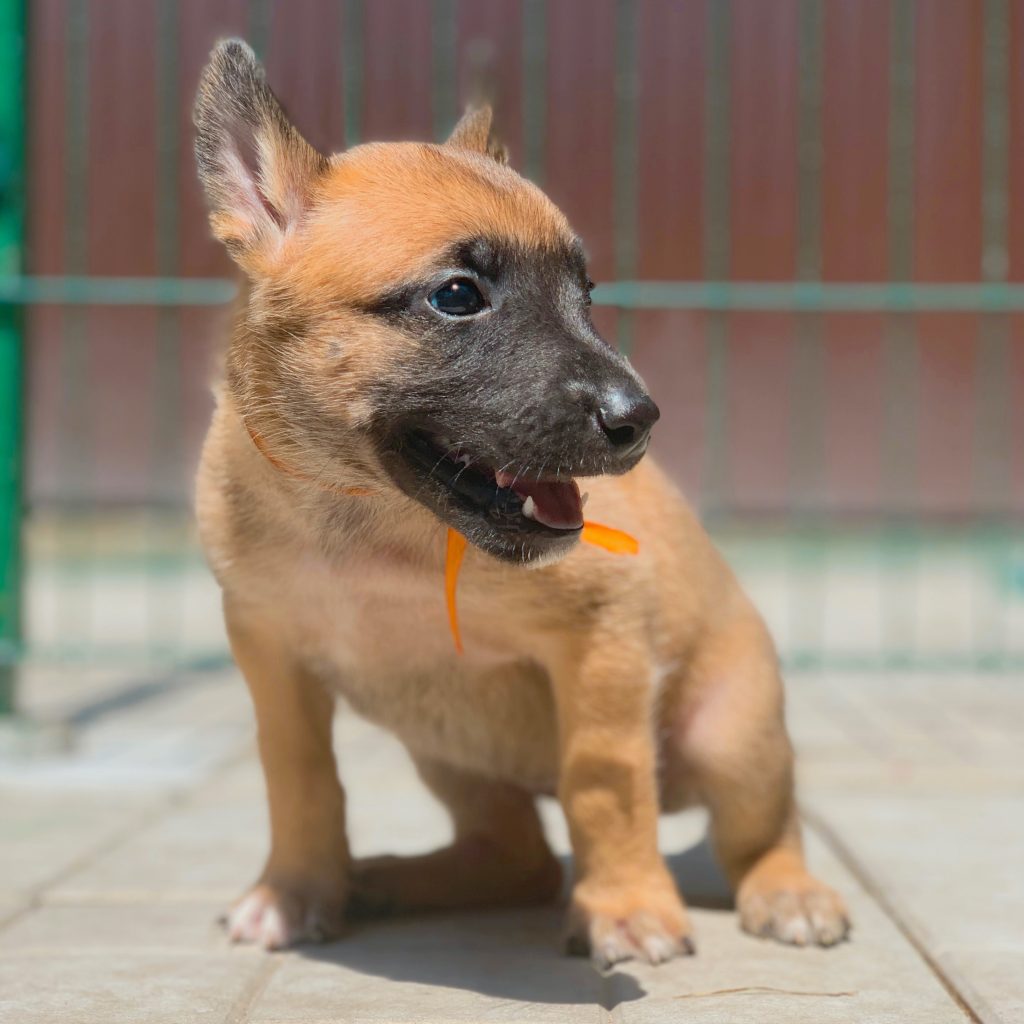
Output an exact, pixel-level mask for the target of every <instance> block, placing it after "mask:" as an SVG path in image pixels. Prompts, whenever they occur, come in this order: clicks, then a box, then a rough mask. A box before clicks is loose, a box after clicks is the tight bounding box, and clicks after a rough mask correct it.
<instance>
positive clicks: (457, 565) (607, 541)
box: [243, 420, 640, 654]
mask: <svg viewBox="0 0 1024 1024" xmlns="http://www.w3.org/2000/svg"><path fill="white" fill-rule="evenodd" d="M244 422H245V421H244V420H243V423H244ZM245 429H246V431H247V432H248V434H249V438H250V439H251V441H252V443H253V445H254V446H255V448H256V450H257V451H258V452H259V453H260V455H262V456H263V458H265V459H266V460H267V462H269V463H270V465H272V466H273V467H274V469H276V470H278V471H279V472H281V473H284V474H285V475H286V476H291V477H294V478H295V479H296V480H302V481H304V482H305V483H309V484H315V485H316V486H317V487H319V488H320V489H321V490H324V491H330V492H331V493H332V494H345V495H348V496H350V497H359V498H369V497H372V496H373V495H374V494H376V493H377V492H376V491H374V490H373V488H371V487H347V486H344V485H343V484H332V483H330V482H328V481H321V480H316V479H314V478H313V477H310V476H307V475H306V474H305V473H302V472H301V471H299V470H297V469H296V468H295V467H294V466H290V465H288V463H287V462H282V461H281V460H280V459H279V458H277V456H276V455H274V454H273V453H272V452H271V451H270V449H269V448H268V447H267V443H266V441H265V440H264V439H263V438H262V437H261V436H260V435H259V434H257V433H256V431H255V430H253V429H252V428H251V427H250V426H249V424H248V423H246V424H245ZM580 540H582V541H583V542H584V543H586V544H593V545H594V546H595V547H599V548H603V549H604V550H605V551H610V552H611V553H612V554H613V555H635V554H637V552H638V551H639V550H640V544H639V542H638V541H637V539H636V538H635V537H633V536H631V535H630V534H628V533H626V532H624V531H623V530H616V529H615V528H614V527H612V526H604V525H602V524H601V523H594V522H590V521H589V520H584V522H583V531H582V532H581V534H580ZM467 545H468V542H467V540H466V538H465V537H463V536H462V534H461V533H459V531H458V530H453V529H452V528H451V527H450V526H449V527H448V545H447V549H446V551H445V558H444V598H445V604H446V605H447V606H448V625H449V627H450V628H451V631H452V640H453V641H454V643H455V650H456V652H457V653H458V654H462V636H461V634H460V633H459V614H458V609H457V607H456V603H455V592H456V590H457V589H458V585H459V571H460V570H461V568H462V558H463V556H464V555H465V553H466V547H467Z"/></svg>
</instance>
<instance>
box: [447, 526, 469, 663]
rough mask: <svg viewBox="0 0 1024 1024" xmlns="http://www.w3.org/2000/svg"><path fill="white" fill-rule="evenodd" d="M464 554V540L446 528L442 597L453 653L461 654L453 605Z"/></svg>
mask: <svg viewBox="0 0 1024 1024" xmlns="http://www.w3.org/2000/svg"><path fill="white" fill-rule="evenodd" d="M465 553H466V538H465V537H463V536H462V534H461V533H459V532H458V530H453V529H452V528H451V527H448V550H447V551H446V553H445V558H444V596H445V602H446V603H447V605H448V626H449V628H450V629H451V631H452V640H453V641H454V642H455V653H456V654H462V653H463V651H462V636H461V634H460V633H459V613H458V609H457V608H456V605H455V591H456V588H457V587H458V585H459V570H460V569H461V568H462V556H463V555H464V554H465Z"/></svg>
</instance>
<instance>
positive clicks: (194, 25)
mask: <svg viewBox="0 0 1024 1024" xmlns="http://www.w3.org/2000/svg"><path fill="white" fill-rule="evenodd" d="M225 34H238V35H242V36H245V37H246V38H248V39H249V40H250V41H251V42H252V43H253V44H254V45H255V46H256V47H257V49H258V50H260V51H261V52H262V53H263V55H264V57H265V60H266V64H267V67H268V72H269V75H270V78H271V80H272V82H273V84H274V86H275V88H276V90H277V91H278V92H279V94H280V95H281V97H282V99H283V100H284V102H285V104H286V106H287V107H288V108H289V110H290V111H291V112H292V114H293V116H294V118H295V119H296V121H297V122H298V124H299V125H300V126H301V127H302V129H303V130H304V132H305V133H306V135H307V136H308V137H309V139H310V140H311V141H312V142H314V143H315V144H316V145H318V146H320V147H323V148H325V149H337V148H340V147H342V146H345V145H349V144H352V143H356V142H358V141H360V140H363V139H387V138H420V139H432V138H437V137H439V136H442V135H443V134H444V133H445V131H447V129H448V128H449V127H450V125H451V124H452V123H453V121H454V119H455V117H456V114H457V112H458V110H459V108H460V106H461V103H462V100H463V97H464V96H465V95H466V93H467V90H468V89H469V87H470V82H471V81H473V80H474V76H478V75H479V74H481V73H485V74H487V75H489V76H490V77H491V78H492V79H493V80H494V83H495V87H496V90H497V95H498V97H499V102H498V107H499V120H500V127H501V130H502V132H503V134H504V137H505V138H506V139H507V141H508V143H509V145H510V148H511V152H512V157H513V161H514V163H515V164H516V165H517V166H518V167H520V168H522V169H524V170H525V171H526V172H527V173H529V174H530V175H531V176H532V177H534V178H535V179H537V180H538V181H540V182H541V183H542V184H543V186H544V187H545V188H546V189H547V190H548V191H549V192H550V193H551V194H552V196H553V197H554V198H555V200H556V201H558V202H559V203H560V204H561V205H562V206H563V207H564V208H565V210H566V211H567V213H568V215H569V217H570V219H571V220H572V221H573V223H574V224H575V226H576V227H577V228H578V230H579V231H580V232H581V234H582V236H583V238H584V240H585V242H586V244H587V246H588V249H589V252H590V256H591V260H592V266H593V276H594V277H595V279H596V280H598V281H612V280H615V279H619V280H640V281H666V282H673V281H682V282H711V283H722V284H723V286H724V287H725V288H726V290H725V291H724V292H723V293H722V294H724V295H726V297H727V298H726V301H725V304H726V305H728V304H729V303H730V302H732V301H733V300H735V302H736V303H737V304H738V305H739V306H745V307H749V306H751V303H749V302H747V303H744V301H743V299H742V297H743V295H744V294H745V292H744V288H746V286H747V285H748V284H749V283H759V282H760V283H764V282H819V281H820V282H825V283H826V284H828V283H836V282H877V283H883V284H884V283H891V282H910V283H916V284H926V283H932V284H946V283H950V284H952V283H970V282H979V283H986V284H992V285H995V286H1003V285H1006V284H1013V283H1020V282H1024V200H1022V191H1024V187H1022V186H1024V0H986V2H981V0H916V2H912V0H821V2H816V0H803V2H801V0H636V2H626V0H549V2H546V3H545V2H543V0H472V2H470V0H433V2H430V0H362V2H359V0H346V2H337V0H289V2H283V0H281V2H275V3H271V2H269V0H249V2H246V0H179V2H177V3H173V2H171V0H163V2H157V0H32V3H31V5H30V55H29V60H30V81H29V91H30V109H29V120H30V140H29V142H30V150H29V152H30V177H29V181H30V209H29V223H30V239H29V268H30V270H31V272H32V273H34V274H53V275H76V276H77V275H90V276H93V275H95V276H103V277H106V276H145V277H150V276H160V277H177V276H184V277H189V278H193V277H194V278H210V277H221V276H226V275H230V273H231V271H230V268H229V266H228V263H227V261H226V259H225V258H224V256H223V255H222V254H221V252H220V251H219V250H218V249H217V248H216V247H215V246H214V245H213V244H212V243H211V242H210V241H209V239H208V236H207V228H206V222H205V217H204V214H203V211H202V207H201V203H200V197H199V194H198V189H197V186H196V183H195V176H194V172H193V166H192V157H191V138H190V121H189V108H190V104H191V97H192V92H193V89H194V86H195V82H196V78H197V75H198V73H199V69H200V67H201V66H202V64H203V62H204V59H205V56H206V54H207V52H208V51H209V49H210V47H211V45H212V44H213V42H214V41H215V40H216V39H217V38H218V37H220V36H223V35H225ZM1011 183H1021V184H1020V185H1018V187H1016V188H1014V187H1011ZM730 284H731V288H732V290H729V287H728V286H730ZM911 294H914V293H911ZM940 294H941V292H940ZM1000 294H1002V293H1000ZM730 297H731V298H730ZM999 301H1000V300H998V299H993V300H991V301H990V302H989V305H990V306H991V305H993V304H995V305H998V303H999ZM811 304H812V305H813V303H811ZM985 304H986V303H985V301H982V300H978V301H974V302H965V308H963V309H959V310H954V311H950V310H945V311H929V312H918V313H912V314H911V313H901V314H892V313H886V312H885V311H884V310H882V309H880V308H876V307H877V305H878V303H873V302H872V301H863V300H858V301H856V302H855V301H853V300H851V303H850V304H849V305H848V306H845V307H844V308H843V309H842V310H841V311H834V310H833V311H828V310H817V311H807V310H806V309H801V308H800V307H801V303H800V301H794V302H793V303H792V306H793V308H773V309H763V308H738V309H735V310H733V311H723V310H722V309H721V308H708V307H709V306H715V303H707V302H696V303H695V304H694V306H695V307H699V308H665V309H647V308H645V309H630V308H618V307H614V306H609V307H605V308H602V309H600V310H599V311H598V315H599V320H600V325H601V327H602V328H603V330H604V331H605V332H607V333H608V334H609V335H610V336H611V337H613V338H615V339H617V340H618V341H619V342H620V343H621V344H623V345H625V346H628V347H629V348H630V349H631V351H632V354H633V357H634V359H635V361H636V362H637V364H638V365H639V367H640V368H641V371H642V372H643V373H644V374H645V375H646V376H647V378H648V379H649V382H650V384H651V386H652V389H653V391H654V393H655V396H656V397H657V398H658V400H659V402H660V404H661V406H662V408H663V410H664V419H663V423H662V424H661V426H660V428H659V431H658V436H657V445H658V450H659V453H660V456H661V458H662V459H663V460H664V461H665V462H666V463H667V464H668V465H669V466H670V467H671V468H672V470H673V471H674V472H675V473H676V474H677V475H678V477H679V478H680V479H681V480H682V481H683V482H684V485H685V486H686V487H687V489H688V490H689V491H690V492H691V494H692V495H693V496H694V497H696V498H698V499H699V500H701V501H702V502H703V503H704V504H705V505H706V506H708V507H709V508H717V509H724V510H739V511H744V510H754V511H757V510H761V511H764V510H768V511H776V512H786V511H793V510H820V511H827V512H837V511H842V512H853V513H857V512H864V513H890V512H892V511H901V510H902V511H911V512H915V513H942V514H948V513H972V514H979V513H985V514H988V513H992V514H998V515H1001V516H1006V515H1012V514H1015V513H1016V512H1017V511H1019V510H1020V509H1021V508H1024V315H1021V314H1008V313H1000V312H992V311H986V310H985V308H984V307H985ZM721 305H722V303H719V304H718V306H721ZM753 305H754V306H756V303H754V304H753ZM223 317H224V312H223V310H222V309H219V308H174V307H162V308H154V307H146V306H144V305H143V306H119V307H111V306H103V307H100V306H91V307H89V306H87V307H69V306H56V305H54V306H37V307H35V308H33V309H32V310H31V314H30V319H29V350H28V354H29V369H30V395H29V403H28V408H29V413H30V422H29V429H30V435H29V436H30V473H31V478H30V496H31V499H32V500H33V501H34V502H37V503H43V502H54V501H60V502H68V501H72V502H76V501H115V500H121V501H134V502H164V503H172V504H173V503H175V502H181V501H183V500H184V499H185V497H186V496H187V493H188V489H189V485H190V476H191V471H192V467H193V465H194V463H195V459H196V452H197V447H198V444H199V442H200V439H201V437H202V433H203V430H204V428H205V424H206V421H207V417H208V414H209V398H208V386H207V380H208V376H209V373H210V366H211V361H212V360H211V353H212V352H213V350H214V349H215V346H216V340H215V339H216V334H217V329H218V324H219V323H220V322H221V321H222V320H223Z"/></svg>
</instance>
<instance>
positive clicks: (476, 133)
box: [445, 105, 508, 164]
mask: <svg viewBox="0 0 1024 1024" xmlns="http://www.w3.org/2000/svg"><path fill="white" fill-rule="evenodd" d="M493 117H494V115H493V113H492V111H491V108H490V107H489V106H486V105H484V106H481V107H470V109H469V110H467V111H466V113H465V114H463V115H462V119H461V120H460V121H459V123H458V124H457V125H456V126H455V127H454V128H453V129H452V133H451V135H449V136H448V141H447V142H446V143H445V145H447V146H454V147H455V148H456V149H468V150H470V151H471V152H473V153H482V154H483V155H484V156H489V157H491V158H492V159H494V160H497V161H498V163H499V164H507V163H508V150H507V149H506V148H505V147H504V145H502V143H500V142H498V141H497V139H494V138H492V137H491V121H492V120H493Z"/></svg>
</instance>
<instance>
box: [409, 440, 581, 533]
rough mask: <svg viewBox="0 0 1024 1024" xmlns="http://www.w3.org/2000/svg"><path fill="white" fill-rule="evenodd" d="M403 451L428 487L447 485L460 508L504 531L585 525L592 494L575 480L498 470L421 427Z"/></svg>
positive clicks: (574, 528) (568, 528)
mask: <svg viewBox="0 0 1024 1024" xmlns="http://www.w3.org/2000/svg"><path fill="white" fill-rule="evenodd" d="M400 453H401V455H402V456H403V457H404V461H405V462H406V463H407V464H408V465H409V466H410V468H412V469H413V470H414V472H415V474H416V476H418V477H420V478H421V483H422V486H425V487H429V486H430V485H431V484H434V485H435V486H439V487H441V488H443V489H444V490H445V491H447V492H448V495H449V497H450V499H451V500H452V502H453V503H454V504H455V505H456V506H457V507H458V509H459V510H461V511H462V512H463V513H467V512H468V513H471V514H473V515H474V516H476V517H479V518H480V519H483V520H484V521H486V522H487V523H488V524H489V525H491V526H492V527H494V528H496V529H498V530H500V531H502V532H503V533H512V534H521V535H530V536H531V537H534V538H536V539H541V538H542V537H543V536H547V537H551V538H558V537H562V538H572V537H574V536H575V535H576V534H578V533H579V531H580V530H581V529H582V528H583V504H584V502H585V500H586V497H585V496H583V495H581V494H580V490H579V487H577V486H576V481H575V480H572V479H564V478H556V477H553V476H548V477H543V476H542V477H539V478H538V477H537V476H536V475H533V474H530V473H527V472H522V471H519V472H517V471H516V470H515V469H513V468H511V467H505V468H501V469H497V468H495V467H492V466H490V465H488V463H487V462H486V461H485V460H482V459H480V458H477V457H475V456H474V455H473V454H472V453H471V452H469V451H466V450H464V449H461V448H459V447H457V446H452V445H450V444H447V443H445V441H444V439H443V438H439V437H436V436H434V435H432V434H429V433H427V432H425V431H420V430H417V431H412V432H410V433H408V434H406V435H405V436H404V437H403V438H402V443H401V447H400ZM413 496H414V497H415V496H416V494H415V492H414V493H413Z"/></svg>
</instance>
